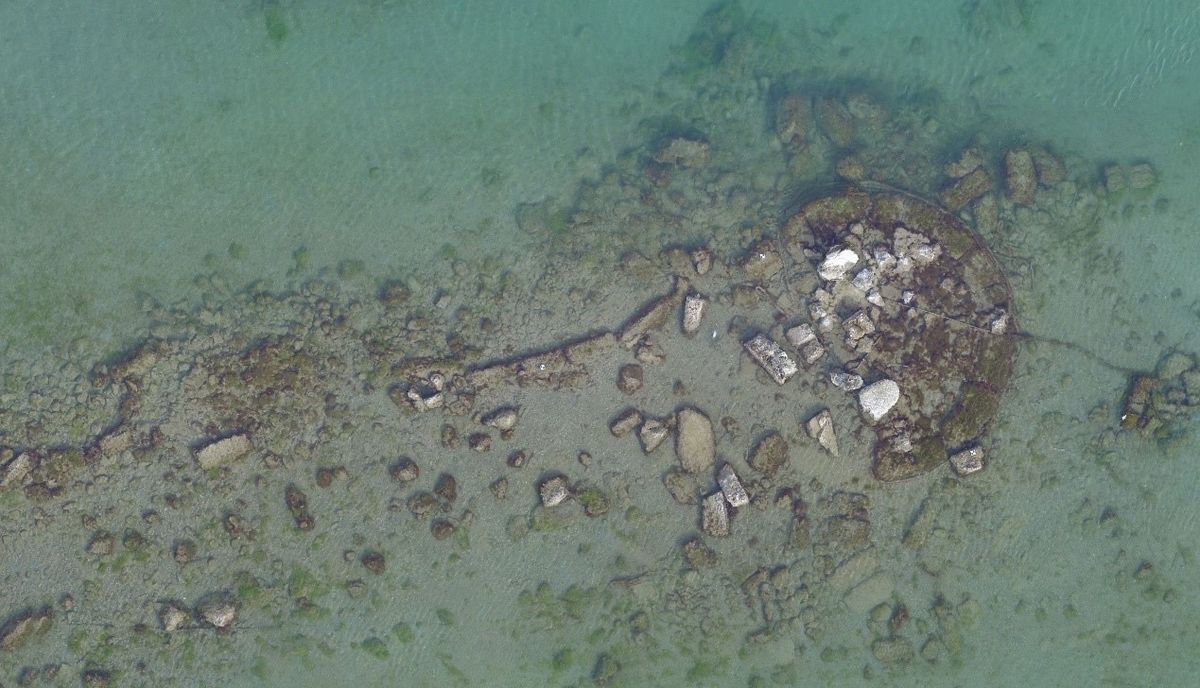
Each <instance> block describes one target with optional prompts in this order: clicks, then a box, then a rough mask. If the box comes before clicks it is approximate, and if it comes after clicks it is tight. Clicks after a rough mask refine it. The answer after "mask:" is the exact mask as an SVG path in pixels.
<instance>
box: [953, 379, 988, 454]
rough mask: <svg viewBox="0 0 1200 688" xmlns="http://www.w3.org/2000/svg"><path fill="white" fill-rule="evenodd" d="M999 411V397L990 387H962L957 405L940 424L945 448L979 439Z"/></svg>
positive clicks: (974, 384)
mask: <svg viewBox="0 0 1200 688" xmlns="http://www.w3.org/2000/svg"><path fill="white" fill-rule="evenodd" d="M999 410H1000V397H999V396H998V395H997V394H996V393H995V392H994V391H992V389H991V387H990V386H988V385H985V384H983V383H979V382H968V383H966V384H964V385H963V387H962V395H961V397H960V398H959V400H958V404H956V405H955V407H954V408H953V409H952V410H951V411H950V413H949V414H948V415H947V416H946V420H945V421H944V422H943V423H942V439H943V440H944V443H945V446H947V447H960V446H962V445H964V444H966V443H967V442H969V441H971V440H973V439H975V438H977V437H979V436H980V435H982V434H983V432H984V431H985V430H986V429H987V426H988V424H989V423H990V422H991V421H992V419H993V418H995V417H996V412H997V411H999Z"/></svg>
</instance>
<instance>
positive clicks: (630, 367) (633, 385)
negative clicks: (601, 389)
mask: <svg viewBox="0 0 1200 688" xmlns="http://www.w3.org/2000/svg"><path fill="white" fill-rule="evenodd" d="M644 379H645V371H643V370H642V367H641V366H640V365H638V364H636V363H627V364H625V365H623V366H621V368H620V369H619V370H617V389H619V390H621V393H622V394H633V393H634V392H636V391H638V390H639V389H641V388H642V383H643V380H644Z"/></svg>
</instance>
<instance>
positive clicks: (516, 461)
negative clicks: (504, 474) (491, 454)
mask: <svg viewBox="0 0 1200 688" xmlns="http://www.w3.org/2000/svg"><path fill="white" fill-rule="evenodd" d="M527 461H529V454H527V453H526V452H525V450H524V449H518V450H516V451H514V452H513V453H511V454H509V455H508V459H507V461H506V463H507V464H508V466H509V468H520V467H521V466H524V465H525V463H526V462H527Z"/></svg>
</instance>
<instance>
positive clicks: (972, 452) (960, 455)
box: [950, 445, 983, 475]
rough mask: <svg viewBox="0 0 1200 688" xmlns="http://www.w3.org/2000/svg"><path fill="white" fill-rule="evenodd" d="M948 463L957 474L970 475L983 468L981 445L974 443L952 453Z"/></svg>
mask: <svg viewBox="0 0 1200 688" xmlns="http://www.w3.org/2000/svg"><path fill="white" fill-rule="evenodd" d="M950 465H951V466H953V467H954V472H955V473H957V474H959V475H970V474H972V473H975V472H978V471H981V470H983V447H980V446H979V445H975V446H974V447H969V448H967V449H964V450H962V451H960V452H956V453H954V454H952V455H951V456H950Z"/></svg>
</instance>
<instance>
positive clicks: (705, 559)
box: [683, 502, 725, 569]
mask: <svg viewBox="0 0 1200 688" xmlns="http://www.w3.org/2000/svg"><path fill="white" fill-rule="evenodd" d="M721 504H722V506H724V504H725V503H724V502H721ZM683 560H684V561H685V562H687V565H688V566H690V567H692V568H693V569H707V568H712V567H713V566H716V565H717V553H716V552H714V551H713V549H712V548H711V547H709V546H708V545H706V544H704V542H703V541H701V540H700V538H692V539H691V540H688V541H687V542H685V543H683Z"/></svg>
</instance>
